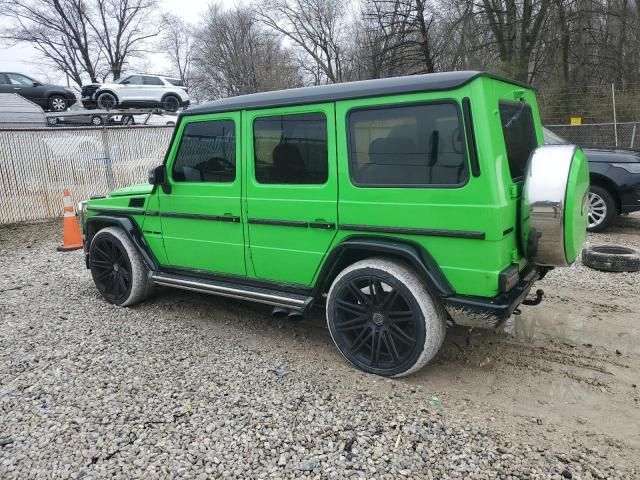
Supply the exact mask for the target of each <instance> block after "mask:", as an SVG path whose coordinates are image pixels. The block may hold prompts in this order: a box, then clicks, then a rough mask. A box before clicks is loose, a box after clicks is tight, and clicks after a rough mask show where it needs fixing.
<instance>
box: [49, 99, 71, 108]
mask: <svg viewBox="0 0 640 480" xmlns="http://www.w3.org/2000/svg"><path fill="white" fill-rule="evenodd" d="M68 106H69V102H67V99H66V98H64V97H63V96H62V95H51V96H50V97H49V110H51V111H52V112H64V111H65V110H66V109H67V107H68Z"/></svg>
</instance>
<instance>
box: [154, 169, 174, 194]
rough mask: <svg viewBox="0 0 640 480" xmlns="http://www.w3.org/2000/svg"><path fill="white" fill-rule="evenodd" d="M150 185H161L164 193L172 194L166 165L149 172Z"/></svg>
mask: <svg viewBox="0 0 640 480" xmlns="http://www.w3.org/2000/svg"><path fill="white" fill-rule="evenodd" d="M149 183H150V184H151V185H160V186H161V187H162V191H163V192H164V193H171V186H170V185H169V182H168V181H167V169H166V168H165V166H164V165H158V166H157V167H155V168H153V169H151V170H150V171H149Z"/></svg>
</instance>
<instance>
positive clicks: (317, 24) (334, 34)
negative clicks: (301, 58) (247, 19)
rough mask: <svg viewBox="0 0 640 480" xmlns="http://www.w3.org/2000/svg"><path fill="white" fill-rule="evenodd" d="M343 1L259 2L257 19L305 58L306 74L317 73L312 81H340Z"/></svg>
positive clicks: (344, 22) (343, 43) (343, 72)
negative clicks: (318, 73) (291, 44)
mask: <svg viewBox="0 0 640 480" xmlns="http://www.w3.org/2000/svg"><path fill="white" fill-rule="evenodd" d="M346 5H347V2H345V1H344V0H263V1H262V3H260V4H259V5H258V18H259V19H260V20H261V21H262V22H263V23H264V24H265V25H267V26H268V27H269V28H271V29H272V30H274V31H275V32H278V33H279V34H281V35H283V36H284V37H285V38H287V39H288V40H289V41H291V42H292V43H293V45H294V46H295V47H297V48H299V49H301V50H302V51H303V52H304V54H305V55H306V57H307V58H306V59H305V63H306V64H307V70H308V71H316V72H321V73H322V74H323V77H324V78H320V77H317V78H315V79H314V81H315V82H317V83H320V82H322V81H326V82H329V83H336V82H343V81H345V80H347V79H348V73H347V68H346V57H347V46H346V45H347V40H346V37H347V27H348V22H349V17H348V14H347V11H346Z"/></svg>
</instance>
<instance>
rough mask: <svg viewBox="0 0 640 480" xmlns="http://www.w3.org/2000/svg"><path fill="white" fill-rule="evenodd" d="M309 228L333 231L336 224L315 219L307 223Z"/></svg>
mask: <svg viewBox="0 0 640 480" xmlns="http://www.w3.org/2000/svg"><path fill="white" fill-rule="evenodd" d="M309 227H310V228H320V229H321V230H333V229H334V228H336V224H335V223H332V222H327V221H326V220H325V219H323V218H317V219H316V220H315V221H313V222H309Z"/></svg>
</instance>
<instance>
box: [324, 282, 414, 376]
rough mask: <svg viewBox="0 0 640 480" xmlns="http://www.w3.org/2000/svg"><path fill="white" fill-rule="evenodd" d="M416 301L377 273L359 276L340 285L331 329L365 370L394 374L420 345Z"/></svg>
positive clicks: (344, 350)
mask: <svg viewBox="0 0 640 480" xmlns="http://www.w3.org/2000/svg"><path fill="white" fill-rule="evenodd" d="M419 315H420V314H419V313H418V312H417V305H415V300H413V299H410V298H409V295H408V293H407V292H404V291H402V290H401V289H400V288H399V287H398V286H396V285H392V284H391V283H389V282H388V281H385V280H383V279H381V278H379V277H377V276H359V277H356V278H353V279H351V280H349V281H348V282H346V283H345V284H344V285H342V286H341V288H340V290H339V292H337V296H336V299H335V304H334V320H333V324H332V330H333V332H332V333H333V334H334V338H335V340H336V343H338V345H339V346H340V350H341V351H342V352H343V354H344V355H345V356H346V357H347V358H348V359H349V360H351V361H352V362H353V363H355V364H356V365H358V366H360V367H361V368H364V369H365V370H369V371H375V372H378V373H385V372H388V373H391V374H392V373H393V372H392V370H395V369H397V368H398V367H399V366H401V365H403V364H405V363H407V362H409V361H411V360H412V359H413V357H415V355H416V351H417V348H418V346H419V345H418V343H419V342H418V337H419V332H418V319H419V318H420V317H419Z"/></svg>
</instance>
